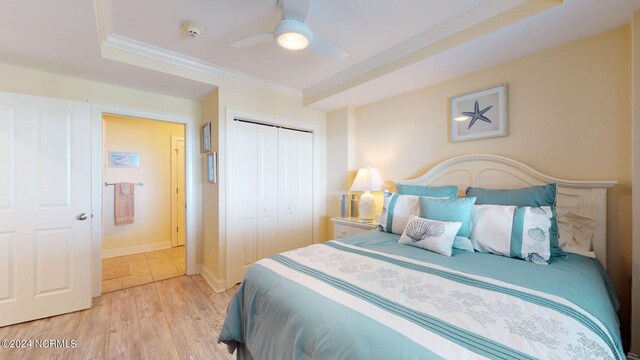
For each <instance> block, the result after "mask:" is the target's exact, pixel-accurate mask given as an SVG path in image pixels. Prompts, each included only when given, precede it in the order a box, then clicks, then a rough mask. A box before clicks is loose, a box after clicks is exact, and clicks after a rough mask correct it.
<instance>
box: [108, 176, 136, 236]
mask: <svg viewBox="0 0 640 360" xmlns="http://www.w3.org/2000/svg"><path fill="white" fill-rule="evenodd" d="M134 193H135V192H134V184H133V183H128V182H121V183H116V186H115V191H114V199H113V208H114V209H113V215H114V218H115V223H116V226H117V225H127V224H133V210H134V203H135V201H134Z"/></svg>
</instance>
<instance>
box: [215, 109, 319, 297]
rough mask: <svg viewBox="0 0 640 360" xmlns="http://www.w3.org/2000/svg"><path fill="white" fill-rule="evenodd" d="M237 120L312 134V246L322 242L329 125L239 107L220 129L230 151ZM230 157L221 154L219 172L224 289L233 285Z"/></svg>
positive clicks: (222, 145) (223, 144) (230, 111)
mask: <svg viewBox="0 0 640 360" xmlns="http://www.w3.org/2000/svg"><path fill="white" fill-rule="evenodd" d="M235 119H243V120H248V121H254V122H258V123H262V124H266V125H274V126H282V127H287V128H291V129H299V130H303V131H310V132H313V165H312V169H313V190H312V192H313V197H312V199H313V206H312V212H313V216H312V223H313V238H312V242H313V244H317V243H319V242H321V241H322V238H321V237H322V231H321V230H322V229H323V228H324V224H323V221H324V220H323V218H324V217H325V215H326V201H325V199H326V189H325V188H324V186H325V185H326V171H323V170H324V169H326V154H325V153H326V125H325V124H318V123H314V122H310V121H304V120H295V119H289V118H284V117H282V118H281V117H276V116H270V115H265V114H260V113H257V112H252V111H248V110H243V109H237V108H229V107H227V108H226V111H225V121H224V122H221V124H220V125H222V124H224V128H222V126H221V127H220V134H221V135H222V134H225V135H224V136H220V139H219V140H220V148H221V149H225V150H227V151H228V149H229V147H228V146H227V144H228V143H229V141H230V138H231V133H230V131H227V130H228V129H230V128H231V126H233V121H235ZM226 158H227V156H225V155H224V154H221V156H220V157H219V160H218V167H219V173H220V174H223V177H224V179H223V180H224V181H220V183H219V186H220V187H219V200H220V203H219V204H220V219H219V220H220V228H219V230H218V231H219V250H220V252H219V254H220V255H221V256H220V259H219V260H220V262H221V263H222V264H224V265H223V268H224V269H225V288H227V287H230V286H233V285H235V284H231V282H232V281H230V280H231V279H230V274H231V271H230V264H229V262H227V259H229V255H230V252H229V248H228V247H227V224H228V220H227V217H226V209H227V208H229V205H230V204H228V203H227V201H228V200H229V197H228V196H227V194H226V191H227V187H226V184H228V183H229V182H230V181H231V175H230V173H229V172H228V171H226V170H227V163H226V161H227V159H226Z"/></svg>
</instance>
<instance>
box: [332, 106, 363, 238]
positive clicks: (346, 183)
mask: <svg viewBox="0 0 640 360" xmlns="http://www.w3.org/2000/svg"><path fill="white" fill-rule="evenodd" d="M355 136H356V134H355V113H354V111H353V109H352V108H342V109H339V110H335V111H332V112H330V113H328V114H327V169H328V171H327V221H326V223H327V230H326V231H327V238H328V239H333V223H331V221H330V219H331V218H332V217H334V216H340V196H341V195H343V194H346V193H348V192H349V187H350V186H351V182H352V181H353V176H354V174H355V172H356V168H355V166H356V165H355V161H356V159H355Z"/></svg>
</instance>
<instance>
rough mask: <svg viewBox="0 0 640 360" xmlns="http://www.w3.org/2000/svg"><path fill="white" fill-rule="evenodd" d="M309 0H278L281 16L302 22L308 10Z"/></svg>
mask: <svg viewBox="0 0 640 360" xmlns="http://www.w3.org/2000/svg"><path fill="white" fill-rule="evenodd" d="M309 2H310V0H278V4H279V5H280V6H281V7H282V17H283V18H285V19H293V20H298V21H300V22H304V20H305V19H306V18H307V13H308V12H309Z"/></svg>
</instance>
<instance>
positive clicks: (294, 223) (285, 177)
mask: <svg viewBox="0 0 640 360" xmlns="http://www.w3.org/2000/svg"><path fill="white" fill-rule="evenodd" d="M278 159H279V161H278V197H279V201H278V202H279V204H280V211H279V212H278V230H279V231H278V251H279V252H282V251H287V250H291V249H295V248H299V247H303V246H307V245H311V242H312V239H313V134H312V133H308V132H302V131H296V130H288V129H279V133H278Z"/></svg>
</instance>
